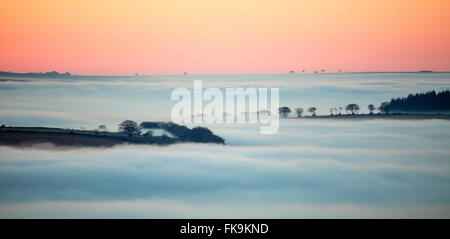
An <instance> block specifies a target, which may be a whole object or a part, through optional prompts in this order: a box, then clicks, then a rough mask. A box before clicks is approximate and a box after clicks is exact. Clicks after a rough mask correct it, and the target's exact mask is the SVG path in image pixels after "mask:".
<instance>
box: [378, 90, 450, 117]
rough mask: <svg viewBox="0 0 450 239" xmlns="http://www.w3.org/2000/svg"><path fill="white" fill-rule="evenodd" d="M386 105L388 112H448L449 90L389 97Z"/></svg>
mask: <svg viewBox="0 0 450 239" xmlns="http://www.w3.org/2000/svg"><path fill="white" fill-rule="evenodd" d="M386 107H388V110H389V111H390V112H449V111H450V91H449V90H445V91H441V92H439V93H436V92H435V91H434V90H433V91H429V92H425V93H417V94H409V95H408V96H407V97H403V98H395V99H391V101H390V102H389V103H388V104H387V105H386Z"/></svg>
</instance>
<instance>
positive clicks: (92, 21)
mask: <svg viewBox="0 0 450 239" xmlns="http://www.w3.org/2000/svg"><path fill="white" fill-rule="evenodd" d="M0 32H1V33H0V34H1V36H0V52H1V54H0V70H9V71H14V72H39V71H42V72H44V71H51V70H56V71H60V72H66V71H69V72H71V73H75V74H134V73H139V74H166V73H169V74H173V73H174V74H178V73H183V72H189V73H247V72H255V73H265V72H287V71H289V70H295V71H300V70H303V69H304V70H306V71H307V72H313V71H315V70H320V69H327V71H328V72H336V71H338V70H339V69H342V70H348V71H418V70H434V71H450V1H448V0H427V1H424V0H408V1H407V0H391V1H386V0H381V1H380V0H379V1H360V0H343V1H335V0H318V1H298V0H297V1H289V0H278V1H270V0H269V1H254V0H247V1H244V0H239V1H237V0H228V1H215V0H190V1H185V0H166V1H148V0H147V1H144V0H128V1H106V0H89V1H87V0H80V1H72V0H69V1H56V0H40V1H35V0H28V1H23V0H17V1H5V0H0Z"/></svg>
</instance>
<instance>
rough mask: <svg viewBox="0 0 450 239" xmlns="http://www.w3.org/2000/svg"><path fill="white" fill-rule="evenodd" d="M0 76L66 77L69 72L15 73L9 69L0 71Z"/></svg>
mask: <svg viewBox="0 0 450 239" xmlns="http://www.w3.org/2000/svg"><path fill="white" fill-rule="evenodd" d="M0 76H27V77H67V76H71V74H70V73H69V72H66V73H59V72H57V71H49V72H44V73H42V72H37V73H36V72H28V73H16V72H10V71H0Z"/></svg>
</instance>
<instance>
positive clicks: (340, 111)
mask: <svg viewBox="0 0 450 239" xmlns="http://www.w3.org/2000/svg"><path fill="white" fill-rule="evenodd" d="M343 109H344V108H342V107H341V106H339V115H342V110H343Z"/></svg>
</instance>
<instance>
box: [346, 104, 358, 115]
mask: <svg viewBox="0 0 450 239" xmlns="http://www.w3.org/2000/svg"><path fill="white" fill-rule="evenodd" d="M345 110H346V111H347V112H350V113H351V114H352V115H354V114H357V113H358V111H359V105H357V104H353V103H352V104H348V105H347V106H346V107H345Z"/></svg>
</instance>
